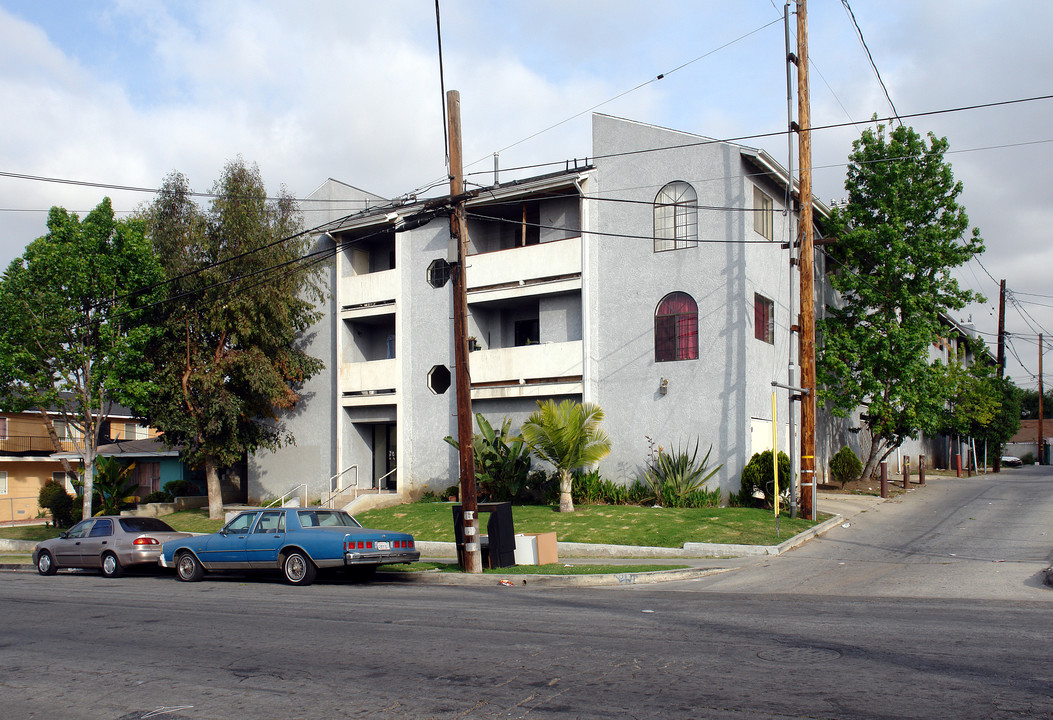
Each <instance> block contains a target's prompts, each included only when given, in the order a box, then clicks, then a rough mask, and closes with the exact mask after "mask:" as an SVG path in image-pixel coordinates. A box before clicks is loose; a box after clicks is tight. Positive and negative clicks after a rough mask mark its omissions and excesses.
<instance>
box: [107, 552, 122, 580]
mask: <svg viewBox="0 0 1053 720" xmlns="http://www.w3.org/2000/svg"><path fill="white" fill-rule="evenodd" d="M123 572H124V568H123V567H121V561H120V560H118V559H117V556H116V555H114V554H113V553H106V554H105V555H103V556H102V575H103V577H108V578H115V577H120V576H121V574H122V573H123Z"/></svg>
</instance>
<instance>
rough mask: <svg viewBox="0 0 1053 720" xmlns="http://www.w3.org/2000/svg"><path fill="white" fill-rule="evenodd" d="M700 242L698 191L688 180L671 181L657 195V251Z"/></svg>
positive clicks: (675, 248)
mask: <svg viewBox="0 0 1053 720" xmlns="http://www.w3.org/2000/svg"><path fill="white" fill-rule="evenodd" d="M697 244H698V194H697V193H696V192H695V189H694V188H693V187H691V186H690V185H688V184H687V183H686V182H682V181H680V180H678V181H676V182H671V183H669V184H668V185H666V186H665V187H664V188H662V189H661V190H659V191H658V195H657V197H655V199H654V251H655V252H661V251H663V250H680V249H681V248H688V247H695V246H696V245H697Z"/></svg>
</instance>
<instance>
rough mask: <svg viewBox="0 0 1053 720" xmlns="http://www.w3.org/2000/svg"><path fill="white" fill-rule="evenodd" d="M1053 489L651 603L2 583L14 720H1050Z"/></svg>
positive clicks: (878, 518)
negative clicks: (1040, 579)
mask: <svg viewBox="0 0 1053 720" xmlns="http://www.w3.org/2000/svg"><path fill="white" fill-rule="evenodd" d="M1050 488H1053V475H1051V474H1050V473H1049V472H1048V471H1047V469H1045V468H1042V469H1030V468H1028V469H1022V470H1017V471H1012V472H1011V473H1005V474H1003V475H1002V476H1001V477H998V478H996V477H994V476H988V477H986V478H972V479H962V480H961V481H958V480H953V479H948V480H940V481H933V482H931V483H930V485H928V486H927V487H925V488H921V489H918V490H915V491H913V492H911V493H908V495H907V496H906V497H905V498H904V499H903V500H902V501H897V502H890V503H884V504H879V505H876V506H871V507H869V508H868V509H867V510H866V512H861V513H859V514H857V515H855V516H854V517H851V518H849V519H848V523H849V527H847V528H841V527H838V528H836V529H835V530H834V531H831V532H830V533H828V534H827V535H826V536H825V537H824V538H822V539H820V540H815V541H812V542H811V543H808V544H806V545H804V546H802V547H800V548H798V549H796V550H793V551H791V552H789V553H787V554H785V555H782V556H779V557H776V558H771V559H767V560H758V561H750V562H748V563H745V564H742V565H741V566H739V567H738V569H736V570H733V571H731V572H728V573H724V574H721V575H715V576H711V577H705V578H701V579H698V580H694V581H683V582H673V583H667V584H663V585H652V586H630V587H625V588H618V587H614V588H540V587H523V586H514V587H501V586H497V585H494V586H491V587H446V586H435V585H416V584H409V585H407V584H391V583H372V584H363V585H355V584H350V583H348V582H345V581H343V580H342V579H340V580H337V579H329V580H327V581H323V582H319V583H316V584H315V585H312V586H311V587H308V588H294V587H289V586H286V585H283V584H281V583H280V582H278V580H277V579H276V578H240V577H227V578H216V579H209V580H206V581H204V582H201V583H197V584H183V583H178V582H177V581H175V580H174V579H172V578H171V577H169V576H166V575H144V576H131V577H126V578H123V579H121V580H118V581H112V580H105V579H103V578H102V577H100V576H98V575H95V574H92V573H60V574H59V575H58V576H55V577H40V576H37V575H35V574H31V573H3V574H0V668H3V670H2V673H0V713H2V716H3V717H5V718H70V719H77V718H85V719H87V718H91V719H96V718H106V719H109V718H115V719H116V718H120V719H121V720H133V719H134V720H138V719H139V718H146V717H163V718H170V719H172V720H178V719H179V718H191V719H194V720H199V719H205V718H209V719H211V718H215V719H217V720H222V719H225V718H231V719H234V718H442V719H450V720H454V719H458V720H460V719H464V720H474V719H481V718H608V717H610V718H614V717H618V718H622V717H630V718H659V717H661V718H669V717H672V718H720V719H724V718H727V719H731V718H735V719H739V718H955V719H958V718H998V719H1002V718H1050V717H1053V648H1051V644H1050V642H1049V639H1048V624H1049V617H1050V611H1051V610H1053V588H1049V587H1047V586H1043V585H1041V584H1039V583H1036V582H1035V579H1036V577H1037V574H1038V572H1039V570H1041V568H1042V567H1044V566H1045V565H1044V564H1048V560H1049V550H1050V547H1051V543H1050V542H1049V537H1048V536H1046V535H1043V534H1042V533H1043V532H1048V531H1047V530H1046V529H1045V528H1044V527H1043V524H1046V525H1048V524H1049V520H1048V518H1050V514H1049V511H1050V509H1051V508H1050V504H1049V503H1050V500H1049V497H1048V496H1049V495H1050V494H1051V493H1050V492H1049V490H1050ZM1003 560H1004V562H1002V561H1003ZM955 578H957V579H958V580H959V582H957V583H955V582H954V579H955Z"/></svg>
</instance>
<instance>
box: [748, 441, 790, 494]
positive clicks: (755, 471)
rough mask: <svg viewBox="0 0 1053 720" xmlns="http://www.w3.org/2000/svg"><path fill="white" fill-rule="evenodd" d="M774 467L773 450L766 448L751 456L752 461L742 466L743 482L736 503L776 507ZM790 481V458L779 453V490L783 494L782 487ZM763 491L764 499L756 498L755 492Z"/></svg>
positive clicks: (786, 485)
mask: <svg viewBox="0 0 1053 720" xmlns="http://www.w3.org/2000/svg"><path fill="white" fill-rule="evenodd" d="M773 470H774V468H773V466H772V451H771V450H765V451H764V452H761V453H756V454H755V455H754V456H753V457H751V458H750V461H749V462H748V463H746V467H744V468H742V482H741V488H740V490H739V494H738V497H737V498H736V504H737V505H741V506H743V507H754V506H756V505H758V504H759V505H761V506H763V507H768V506H772V507H774V502H775V499H774V495H775V488H774V479H773V477H772V472H773ZM789 483H790V458H789V456H788V455H787V454H786V453H784V452H780V453H779V491H780V494H782V489H783V488H785V487H788V486H789ZM758 490H759V491H760V492H761V493H763V495H764V497H763V499H760V498H755V497H754V494H755V493H756V492H757V491H758Z"/></svg>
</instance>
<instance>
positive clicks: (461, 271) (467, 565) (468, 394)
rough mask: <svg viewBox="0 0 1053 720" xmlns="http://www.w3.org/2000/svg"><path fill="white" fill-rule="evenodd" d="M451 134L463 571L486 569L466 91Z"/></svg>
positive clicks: (453, 110)
mask: <svg viewBox="0 0 1053 720" xmlns="http://www.w3.org/2000/svg"><path fill="white" fill-rule="evenodd" d="M446 108H447V112H448V114H449V120H448V126H449V127H448V129H449V137H450V202H451V203H453V213H452V214H451V215H450V236H451V237H453V238H454V239H455V240H456V242H457V262H456V264H455V265H454V268H453V271H454V272H453V280H454V282H453V344H454V359H453V361H454V363H455V365H456V367H455V368H454V371H455V372H454V375H455V382H454V387H455V388H456V392H457V445H458V449H459V456H460V473H461V510H462V511H463V513H464V524H463V526H462V530H463V534H464V569H465V570H466V571H467V572H470V573H481V572H482V571H483V564H482V553H481V552H480V545H479V503H478V498H477V497H476V492H475V454H474V451H473V450H474V446H473V444H472V379H471V376H470V375H469V373H468V328H467V325H468V278H467V277H466V275H467V272H466V270H467V268H466V267H465V257H466V256H467V254H468V247H467V246H468V221H467V220H466V219H465V216H464V159H463V156H462V154H461V94H460V93H459V92H457V91H456V90H450V91H449V92H447V93H446Z"/></svg>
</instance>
